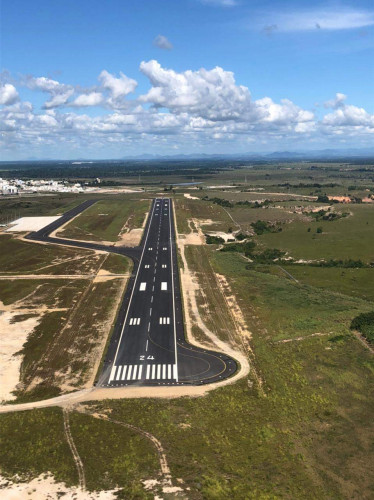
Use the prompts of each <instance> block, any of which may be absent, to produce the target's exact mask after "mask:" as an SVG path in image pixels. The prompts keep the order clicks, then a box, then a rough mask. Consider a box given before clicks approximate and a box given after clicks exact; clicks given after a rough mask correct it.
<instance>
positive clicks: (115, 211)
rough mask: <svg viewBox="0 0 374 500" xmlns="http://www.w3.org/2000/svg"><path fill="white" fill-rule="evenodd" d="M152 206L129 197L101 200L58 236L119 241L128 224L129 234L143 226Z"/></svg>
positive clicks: (146, 201) (147, 202) (145, 201)
mask: <svg viewBox="0 0 374 500" xmlns="http://www.w3.org/2000/svg"><path fill="white" fill-rule="evenodd" d="M149 206H150V202H149V201H148V200H139V199H134V198H130V197H129V196H126V197H114V198H113V199H105V200H101V201H98V202H97V203H95V204H94V205H92V206H91V207H90V208H88V209H87V210H85V211H84V212H83V213H82V214H80V215H79V216H78V217H77V218H75V219H74V220H73V221H71V222H70V223H69V224H68V225H67V226H65V228H64V230H63V231H61V232H60V233H59V235H60V236H61V237H65V238H72V239H80V240H92V241H117V240H118V235H119V234H120V232H121V230H122V228H123V227H124V226H125V224H126V229H128V230H131V229H133V228H139V227H141V226H142V224H143V221H144V218H145V214H146V212H148V211H149Z"/></svg>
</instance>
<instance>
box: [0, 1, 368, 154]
mask: <svg viewBox="0 0 374 500" xmlns="http://www.w3.org/2000/svg"><path fill="white" fill-rule="evenodd" d="M0 1H1V0H0ZM373 49H374V2H373V0H355V1H353V0H350V1H344V2H341V1H329V0H327V1H326V0H324V1H319V0H316V1H314V2H310V1H307V0H297V1H296V0H283V1H282V0H272V1H270V0H261V1H260V0H136V1H134V0H106V1H104V0H89V1H87V0H53V1H51V0H2V1H1V48H0V63H1V79H0V128H1V131H0V134H1V135H0V148H1V149H0V151H1V154H0V160H25V159H30V158H38V159H43V158H48V159H76V158H91V159H92V158H94V159H108V158H122V157H126V156H133V155H142V154H157V155H175V154H196V153H207V154H209V153H222V154H232V153H245V152H248V153H250V152H272V151H285V150H287V151H301V150H316V149H325V148H333V149H346V148H363V147H371V146H374V92H373V82H374V51H373Z"/></svg>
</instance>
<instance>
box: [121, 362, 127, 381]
mask: <svg viewBox="0 0 374 500" xmlns="http://www.w3.org/2000/svg"><path fill="white" fill-rule="evenodd" d="M126 372H127V365H125V366H124V367H123V372H122V380H125V378H126Z"/></svg>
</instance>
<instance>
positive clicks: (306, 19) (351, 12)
mask: <svg viewBox="0 0 374 500" xmlns="http://www.w3.org/2000/svg"><path fill="white" fill-rule="evenodd" d="M268 20H269V21H270V22H269V25H277V27H278V30H279V31H312V30H320V29H323V30H346V29H356V28H365V27H367V26H373V25H374V11H367V10H359V9H352V8H341V7H339V8H328V7H326V8H320V7H318V8H315V9H308V10H294V11H292V12H280V13H277V14H275V15H272V16H268Z"/></svg>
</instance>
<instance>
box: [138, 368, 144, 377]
mask: <svg viewBox="0 0 374 500" xmlns="http://www.w3.org/2000/svg"><path fill="white" fill-rule="evenodd" d="M142 371H143V365H139V370H138V380H140V379H141V378H142Z"/></svg>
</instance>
